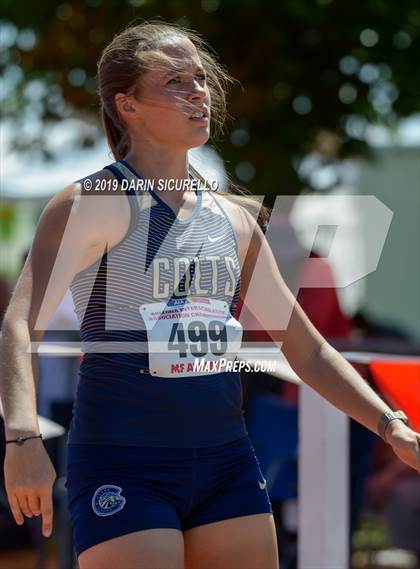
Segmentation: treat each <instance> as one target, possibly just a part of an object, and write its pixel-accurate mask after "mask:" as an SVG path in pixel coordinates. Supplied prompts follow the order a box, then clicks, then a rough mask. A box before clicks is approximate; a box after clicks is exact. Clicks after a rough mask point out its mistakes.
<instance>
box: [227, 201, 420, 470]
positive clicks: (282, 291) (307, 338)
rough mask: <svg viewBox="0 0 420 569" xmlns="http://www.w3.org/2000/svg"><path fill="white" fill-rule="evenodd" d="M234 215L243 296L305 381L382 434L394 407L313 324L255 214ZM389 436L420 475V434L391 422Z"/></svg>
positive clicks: (242, 209) (360, 421)
mask: <svg viewBox="0 0 420 569" xmlns="http://www.w3.org/2000/svg"><path fill="white" fill-rule="evenodd" d="M233 208H234V209H235V211H236V213H234V212H233ZM231 213H232V215H231V220H232V225H233V228H234V230H235V233H236V236H237V240H238V249H239V256H240V262H241V265H242V271H241V276H242V285H241V298H242V300H243V301H244V303H245V304H246V305H247V307H248V308H249V310H250V311H251V312H252V313H253V314H254V316H255V317H256V318H257V319H258V321H259V322H260V323H261V325H262V327H263V328H264V329H265V330H267V331H268V333H269V334H270V336H271V337H272V339H273V341H274V342H275V343H276V344H277V345H278V347H279V348H280V349H281V350H282V351H283V353H284V355H285V357H286V358H287V360H288V362H289V363H290V365H291V367H292V368H293V370H294V371H295V372H296V373H297V375H298V376H299V377H300V378H301V379H302V381H304V382H305V383H306V384H308V385H309V386H310V387H312V388H313V389H314V390H315V391H317V392H318V393H319V394H320V395H321V396H322V397H324V398H325V399H327V400H328V401H330V403H332V404H333V405H334V406H335V407H337V408H338V409H340V410H341V411H343V412H344V413H346V414H347V415H349V416H350V417H352V418H353V419H355V420H356V421H358V422H359V423H361V424H362V425H364V426H365V427H367V428H368V429H370V430H371V431H372V432H374V433H375V434H378V431H377V426H378V421H379V419H380V417H381V416H382V414H383V413H385V412H387V411H391V409H390V407H389V406H388V405H387V404H386V403H385V402H384V401H382V399H381V398H380V397H379V396H378V395H377V394H376V393H375V392H374V391H373V389H371V387H370V386H369V385H368V384H367V383H366V381H365V380H364V379H363V378H362V377H361V376H360V375H359V374H358V373H357V372H356V370H355V369H354V368H353V367H352V366H351V365H350V364H349V363H348V362H347V361H346V360H345V359H344V358H343V357H342V356H341V354H339V353H338V352H337V351H336V350H335V349H334V348H333V347H332V346H331V345H330V344H329V343H328V342H327V341H326V340H325V338H324V337H323V336H322V335H321V334H320V333H319V332H318V331H317V330H316V328H315V327H314V326H313V324H312V323H311V321H310V320H309V318H308V317H307V316H306V314H305V312H304V311H303V309H302V308H301V306H300V305H299V303H298V302H297V301H296V299H295V297H294V296H293V294H292V292H291V291H290V290H289V288H288V287H287V285H286V284H285V282H284V279H283V277H282V275H281V273H280V271H279V268H278V266H277V262H276V260H275V257H274V255H273V252H272V250H271V248H270V246H269V244H268V242H267V239H266V237H265V235H264V233H263V232H262V230H261V228H260V227H259V225H257V224H256V222H255V220H254V218H253V217H252V215H251V214H250V213H249V212H248V211H246V210H245V209H244V208H242V207H238V206H237V205H234V206H231ZM245 325H246V323H245ZM386 438H387V442H388V443H389V444H391V445H392V447H393V450H394V452H395V453H396V454H397V455H398V456H399V458H400V459H401V460H403V461H404V462H406V463H407V464H408V465H410V466H411V467H412V468H414V469H415V470H417V471H418V472H419V473H420V434H418V433H416V432H415V431H413V430H412V429H411V428H409V427H408V426H406V425H405V424H404V423H403V422H402V421H391V422H390V423H389V425H388V427H387V429H386Z"/></svg>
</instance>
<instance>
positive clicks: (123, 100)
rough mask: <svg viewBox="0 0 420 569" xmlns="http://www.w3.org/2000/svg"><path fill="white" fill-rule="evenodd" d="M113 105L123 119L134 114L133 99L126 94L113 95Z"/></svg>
mask: <svg viewBox="0 0 420 569" xmlns="http://www.w3.org/2000/svg"><path fill="white" fill-rule="evenodd" d="M115 105H116V107H117V112H118V114H119V115H120V116H121V117H122V118H123V119H124V118H125V116H127V115H132V113H134V112H136V108H135V106H134V105H135V103H134V101H133V98H132V97H131V96H130V95H127V94H126V93H117V94H116V95H115Z"/></svg>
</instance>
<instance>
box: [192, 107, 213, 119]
mask: <svg viewBox="0 0 420 569" xmlns="http://www.w3.org/2000/svg"><path fill="white" fill-rule="evenodd" d="M189 119H190V120H195V121H208V119H209V111H208V109H207V107H201V108H199V109H197V110H196V111H194V112H193V113H192V114H191V115H190V117H189Z"/></svg>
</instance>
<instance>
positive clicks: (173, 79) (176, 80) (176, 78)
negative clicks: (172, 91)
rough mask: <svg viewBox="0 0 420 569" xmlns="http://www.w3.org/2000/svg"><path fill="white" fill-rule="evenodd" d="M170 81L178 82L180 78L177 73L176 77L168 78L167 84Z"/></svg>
mask: <svg viewBox="0 0 420 569" xmlns="http://www.w3.org/2000/svg"><path fill="white" fill-rule="evenodd" d="M172 81H175V82H178V81H181V79H180V77H179V76H178V75H177V76H176V77H173V78H172V79H169V81H168V85H169V83H172Z"/></svg>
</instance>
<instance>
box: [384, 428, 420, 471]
mask: <svg viewBox="0 0 420 569" xmlns="http://www.w3.org/2000/svg"><path fill="white" fill-rule="evenodd" d="M385 438H386V440H387V442H388V443H389V444H390V445H391V446H392V450H393V451H394V452H395V454H396V455H397V456H398V458H399V459H401V460H402V461H403V462H405V463H406V464H408V466H411V468H414V470H416V471H417V472H418V473H419V474H420V433H416V432H415V431H413V429H410V427H408V426H407V425H405V424H404V423H403V422H402V421H392V422H391V423H390V424H389V426H388V427H387V430H386V433H385Z"/></svg>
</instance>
